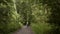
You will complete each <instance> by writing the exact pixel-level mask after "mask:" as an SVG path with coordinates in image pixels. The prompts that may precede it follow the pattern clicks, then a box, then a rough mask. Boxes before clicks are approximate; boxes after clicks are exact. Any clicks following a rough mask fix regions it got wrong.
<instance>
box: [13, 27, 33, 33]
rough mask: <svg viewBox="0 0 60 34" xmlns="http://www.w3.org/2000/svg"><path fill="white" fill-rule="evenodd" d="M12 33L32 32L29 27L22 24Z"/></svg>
mask: <svg viewBox="0 0 60 34" xmlns="http://www.w3.org/2000/svg"><path fill="white" fill-rule="evenodd" d="M13 34H34V33H33V31H32V30H31V28H30V27H27V26H23V27H22V28H21V29H20V30H18V31H16V32H14V33H13Z"/></svg>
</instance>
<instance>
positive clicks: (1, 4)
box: [0, 0, 20, 34]
mask: <svg viewBox="0 0 60 34" xmlns="http://www.w3.org/2000/svg"><path fill="white" fill-rule="evenodd" d="M19 17H20V15H19V14H18V13H17V10H16V5H15V0H0V31H1V33H3V34H9V32H11V31H14V30H16V29H17V28H19V27H20V24H19V22H18V18H19Z"/></svg>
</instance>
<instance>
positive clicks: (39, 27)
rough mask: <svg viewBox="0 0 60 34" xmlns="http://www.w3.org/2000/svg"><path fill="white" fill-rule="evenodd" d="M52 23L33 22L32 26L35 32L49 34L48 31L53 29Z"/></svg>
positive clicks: (36, 33)
mask: <svg viewBox="0 0 60 34" xmlns="http://www.w3.org/2000/svg"><path fill="white" fill-rule="evenodd" d="M51 26H52V25H50V24H48V23H32V24H31V28H32V30H33V31H34V32H35V34H48V32H49V31H50V30H51V29H52V27H51Z"/></svg>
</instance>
